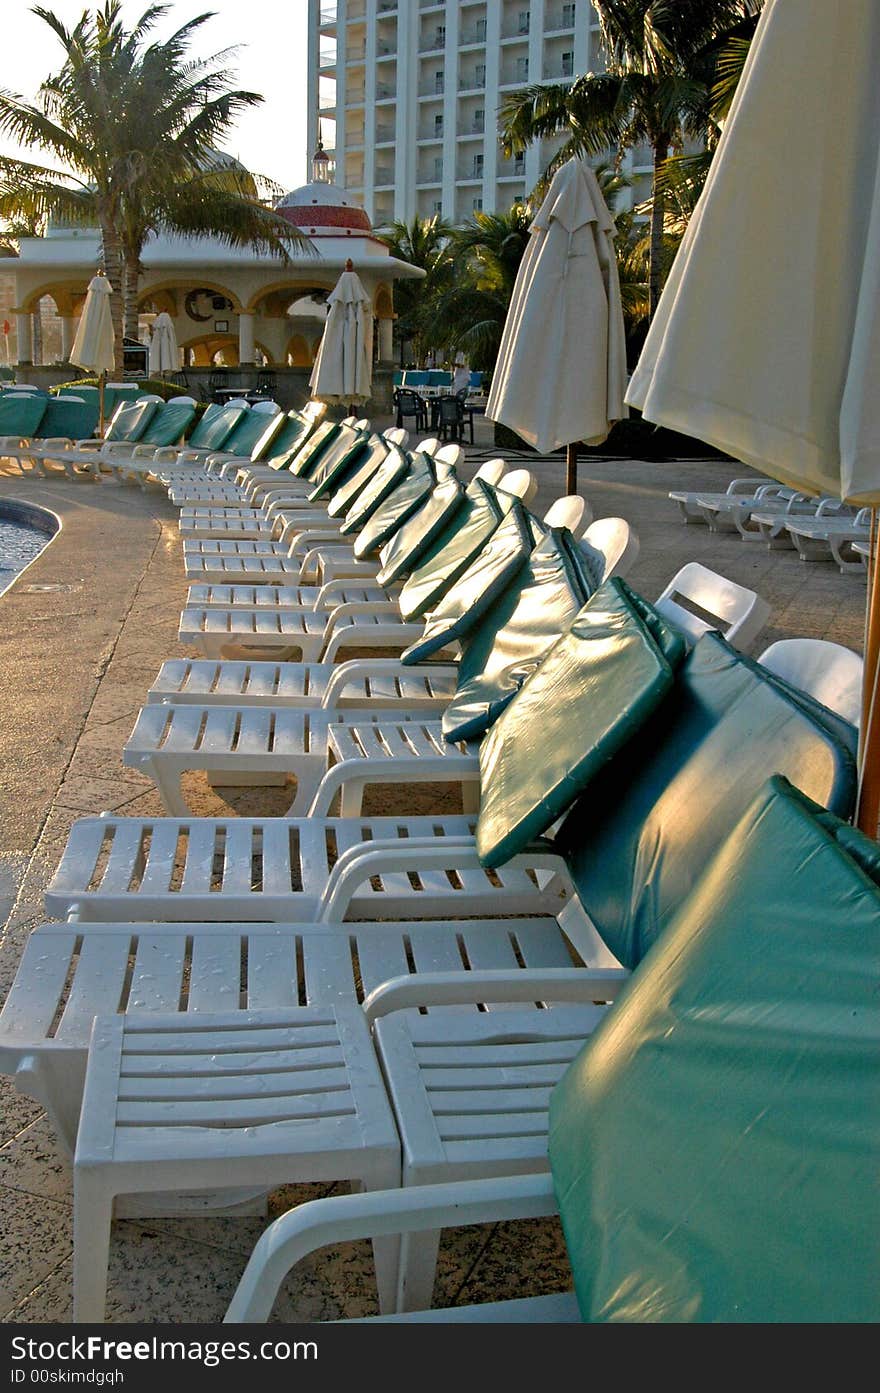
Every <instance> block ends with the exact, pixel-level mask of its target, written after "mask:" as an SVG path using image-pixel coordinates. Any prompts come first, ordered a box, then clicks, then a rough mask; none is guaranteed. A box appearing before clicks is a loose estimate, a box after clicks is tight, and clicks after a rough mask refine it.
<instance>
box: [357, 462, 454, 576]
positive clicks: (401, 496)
mask: <svg viewBox="0 0 880 1393" xmlns="http://www.w3.org/2000/svg"><path fill="white" fill-rule="evenodd" d="M417 458H418V457H417ZM421 459H422V461H423V463H421V464H414V465H413V467H412V468H411V469H410V471H409V473H408V474H407V475H405V476H404V478H403V479H401V481H400V483H399V484H398V485H397V488H395V489H392V490H391V492H390V493H389V494H388V496H387V498H386V499H385V500H384V502H383V503H381V504H380V506H379V507H378V508H377V509H376V511H375V512H374V513H373V514H372V515H371V516H370V517H369V518H368V519H367V521H366V522H365V523H364V525H363V527H362V528H361V530H360V532H359V533H358V535H357V537H356V538H355V541H354V547H353V551H354V554H355V556H356V557H357V559H358V560H359V561H362V560H363V558H364V557H365V556H371V555H372V554H373V553H374V552H376V551H378V550H379V548H380V547H382V548H384V547H385V545H386V543H387V542H388V541H389V539H390V538H393V537H396V536H397V533H398V532H399V530H400V528H401V527H404V526H406V525H407V519H409V520H410V521H412V518H413V516H414V515H415V516H418V515H419V514H420V513H421V511H422V509H423V507H424V505H425V504H426V503H427V502H428V500H429V499H430V497H431V492H432V490H433V488H434V486H435V483H436V480H435V477H434V471H433V470H432V469H431V468H429V467H428V464H427V461H425V460H424V456H421ZM346 521H347V519H346Z"/></svg>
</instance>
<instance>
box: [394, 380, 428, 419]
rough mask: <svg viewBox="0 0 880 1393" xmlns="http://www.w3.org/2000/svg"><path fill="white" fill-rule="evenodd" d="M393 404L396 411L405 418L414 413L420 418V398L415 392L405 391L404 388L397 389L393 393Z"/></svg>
mask: <svg viewBox="0 0 880 1393" xmlns="http://www.w3.org/2000/svg"><path fill="white" fill-rule="evenodd" d="M394 404H395V406H396V407H397V410H398V411H400V412H402V413H404V414H405V415H407V416H408V415H410V413H411V412H416V413H417V414H418V415H419V416H421V414H422V411H423V410H424V406H423V404H422V400H421V397H419V396H418V394H417V393H416V392H409V391H407V390H406V388H405V387H401V388H399V389H398V390H397V391H396V392H395V393H394Z"/></svg>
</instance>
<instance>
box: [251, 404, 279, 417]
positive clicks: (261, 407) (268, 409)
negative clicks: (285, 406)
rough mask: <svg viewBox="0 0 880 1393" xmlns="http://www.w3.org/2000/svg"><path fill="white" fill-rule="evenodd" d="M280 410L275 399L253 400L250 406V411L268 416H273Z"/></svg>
mask: <svg viewBox="0 0 880 1393" xmlns="http://www.w3.org/2000/svg"><path fill="white" fill-rule="evenodd" d="M280 410H281V407H280V406H279V405H278V403H277V401H255V402H254V403H253V404H252V406H251V411H257V412H261V413H263V414H264V415H268V416H274V415H275V414H276V412H278V411H280Z"/></svg>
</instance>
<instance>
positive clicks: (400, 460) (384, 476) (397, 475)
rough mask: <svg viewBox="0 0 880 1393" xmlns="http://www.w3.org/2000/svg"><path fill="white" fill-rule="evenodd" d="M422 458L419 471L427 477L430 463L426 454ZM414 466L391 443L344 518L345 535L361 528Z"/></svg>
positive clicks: (343, 530)
mask: <svg viewBox="0 0 880 1393" xmlns="http://www.w3.org/2000/svg"><path fill="white" fill-rule="evenodd" d="M419 458H420V460H421V467H420V470H419V474H420V476H421V478H422V479H424V478H425V477H426V475H427V470H428V466H427V465H426V463H425V457H424V455H421V456H420V457H419ZM411 469H412V464H411V462H410V458H409V456H408V455H406V454H404V452H403V450H399V449H398V448H397V446H396V445H392V447H391V449H390V450H389V451H388V454H387V455H386V456H385V458H384V460H383V461H382V463H381V464H380V465H379V468H378V469H377V470H376V472H375V474H374V475H373V477H372V478H371V479H370V481H369V483H368V484H367V485H366V487H365V488H363V489H361V491H360V493H359V494H358V495H357V498H355V500H354V502H353V503H352V504H351V506H350V507H349V508H348V510H347V512H346V514H345V521H344V522H343V524H342V527H341V529H340V531H341V532H342V533H343V535H344V536H346V537H351V536H354V535H355V534H356V533H358V532H360V530H361V528H362V527H363V526H364V524H365V523H366V522H367V521H368V519H369V518H371V517H372V516H373V514H374V513H375V511H376V509H377V508H378V507H380V506H381V504H383V503H384V502H385V499H386V498H387V497H388V495H389V494H391V493H393V492H394V490H395V489H396V488H397V486H398V484H402V483H403V481H404V479H405V478H406V477H407V475H408V474H409V473H410V471H411ZM331 501H332V500H331Z"/></svg>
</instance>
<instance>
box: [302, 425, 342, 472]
mask: <svg viewBox="0 0 880 1393" xmlns="http://www.w3.org/2000/svg"><path fill="white" fill-rule="evenodd" d="M341 429H342V427H341V425H340V423H339V422H338V421H322V422H321V423H320V425H318V426H316V427H315V429H314V430H313V431H312V433H311V435H310V436H309V437H308V439H307V440H305V441H304V442H303V444H302V445H301V446H300V447H299V449H298V450H297V451H296V452H295V454H294V455H293V457H292V459H291V461H290V472H291V474H293V475H295V476H296V478H298V479H310V478H311V477H312V475H313V474H314V472H315V470H316V469H317V468H318V467H319V465H320V463H321V458H322V456H323V454H324V451H325V450H329V448H330V446H331V445H332V444H333V442H334V440H335V439H336V437H337V436H338V435H339V432H340V430H341Z"/></svg>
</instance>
